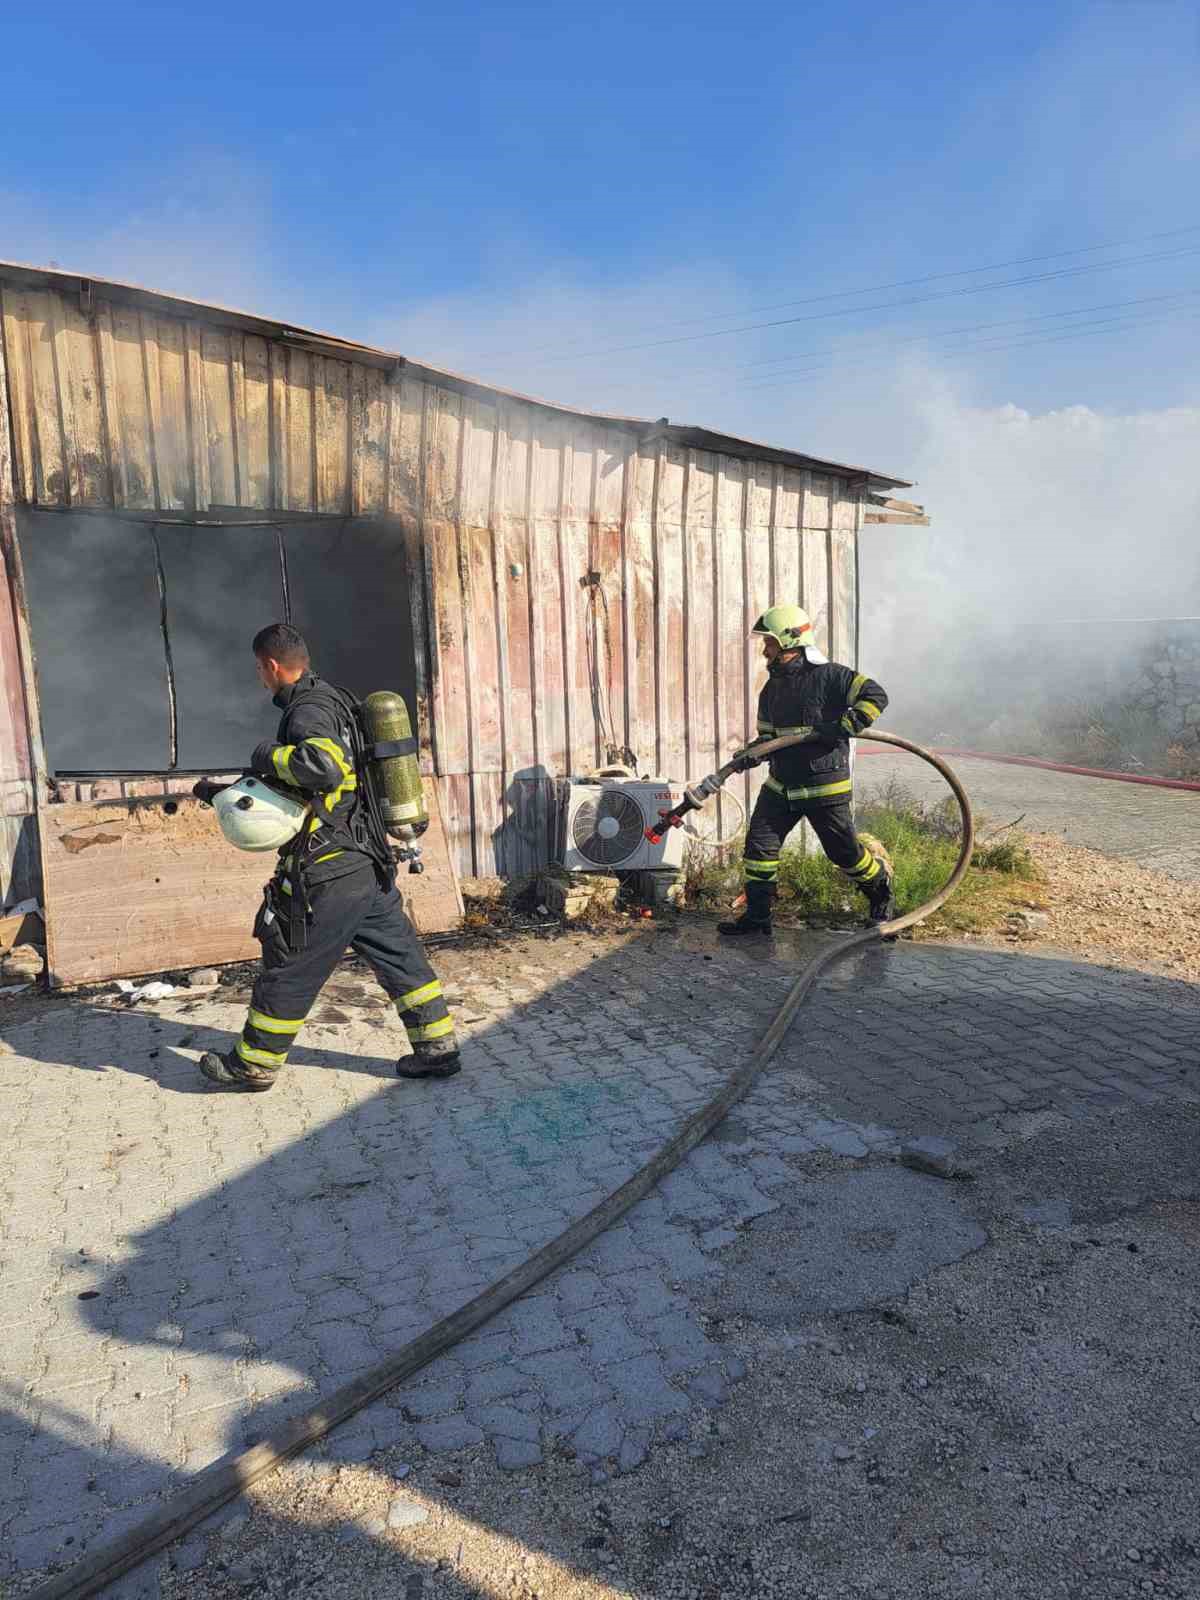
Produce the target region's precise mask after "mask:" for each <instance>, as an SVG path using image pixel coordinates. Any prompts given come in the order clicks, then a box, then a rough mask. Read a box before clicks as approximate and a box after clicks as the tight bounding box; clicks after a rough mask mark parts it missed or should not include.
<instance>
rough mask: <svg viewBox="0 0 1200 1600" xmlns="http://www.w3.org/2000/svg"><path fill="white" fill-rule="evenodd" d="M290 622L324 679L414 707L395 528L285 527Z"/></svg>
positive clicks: (350, 524) (372, 524)
mask: <svg viewBox="0 0 1200 1600" xmlns="http://www.w3.org/2000/svg"><path fill="white" fill-rule="evenodd" d="M282 537H283V543H284V548H285V549H286V551H287V581H288V599H289V603H290V619H291V621H292V622H293V623H294V624H295V625H296V627H298V628H299V629H300V632H301V633H302V634H303V635H304V637H305V639H306V640H307V641H308V645H309V649H310V650H311V651H312V653H313V664H314V666H315V668H316V670H317V671H318V672H319V673H320V674H321V676H322V677H323V678H327V679H329V680H330V682H332V683H336V684H340V685H341V686H342V687H343V688H346V689H350V690H352V691H353V693H355V694H357V695H359V696H360V697H361V696H363V695H367V694H370V693H371V691H372V690H374V689H395V690H397V691H398V692H399V693H400V694H402V695H403V696H404V697H405V699H406V700H407V702H408V705H409V709H410V712H411V711H412V707H413V696H414V683H413V641H412V612H411V610H410V606H409V595H408V572H407V566H406V563H405V560H404V548H403V545H402V543H401V534H400V529H399V528H398V527H397V526H396V525H395V524H394V523H386V522H376V521H368V520H359V521H346V522H339V523H336V524H334V525H333V526H330V525H329V524H328V523H301V524H297V525H292V526H288V527H286V528H284V529H283V534H282Z"/></svg>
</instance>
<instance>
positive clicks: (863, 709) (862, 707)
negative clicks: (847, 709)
mask: <svg viewBox="0 0 1200 1600" xmlns="http://www.w3.org/2000/svg"><path fill="white" fill-rule="evenodd" d="M854 709H855V711H857V712H859V713H860V714H861V715H862V716H864V717H866V719H867V721H868V722H874V721H875V718H876V717H877V716H878V715H879V707H878V706H877V705H876V704H875V702H874V701H873V700H860V701H859V702H858V704H857V705H856V706H855V708H854Z"/></svg>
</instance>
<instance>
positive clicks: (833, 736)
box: [717, 605, 894, 934]
mask: <svg viewBox="0 0 1200 1600" xmlns="http://www.w3.org/2000/svg"><path fill="white" fill-rule="evenodd" d="M750 631H751V636H752V637H754V638H760V639H761V640H762V641H763V657H764V659H765V660H766V663H767V681H766V683H765V685H764V686H763V690H762V693H761V694H760V696H759V700H758V738H757V740H756V743H765V742H766V741H768V740H771V739H777V738H779V736H780V735H781V734H787V733H799V732H806V733H808V734H810V735H811V737H810V738H808V739H806V740H805V741H804V742H803V743H800V744H795V745H792V746H790V747H789V748H788V749H786V750H781V751H778V752H777V753H776V754H775V755H773V756H771V757H770V758H769V759H770V767H769V770H768V776H767V779H766V781H765V783H764V784H763V786H762V789H761V791H760V793H759V797H758V803H757V804H756V805H755V807H754V814H753V815H752V817H751V818H750V828H749V832H748V833H747V835H746V846H745V851H744V855H743V866H744V869H745V873H746V912H745V915H744V916H742V917H740V918H738V919H737V920H736V921H730V922H721V923H718V924H717V928H718V931H719V932H720V933H724V934H747V933H749V934H754V933H758V934H769V933H770V932H771V909H772V906H773V904H774V900H775V884H776V880H777V879H778V877H779V858H780V855H781V853H782V850H783V845H784V841H785V840H786V839H787V836H788V834H789V833H791V831H792V829H793V828H794V827H795V826H796V825H797V823H799V822H807V823H809V824H810V826H811V827H812V830H813V832H814V833H815V834H816V836H817V839H818V840H819V841H820V845H821V848H822V849H823V850H824V852H825V854H826V855H827V856H828V857H829V859H830V860H831V861H832V862H833V863H834V865H835V866H837V867H840V868H841V870H842V871H843V872H844V873H845V875H846V877H847V878H848V879H849V881H850V882H851V883H852V884H854V885H855V887H856V888H859V889H861V890H862V891H863V893H864V894H865V895H866V897H867V902H868V906H869V908H870V911H869V914H870V919H871V921H872V922H887V921H889V920H890V919H891V917H892V916H893V914H894V911H893V902H892V880H891V875H890V874H889V872H888V870H887V868H886V867H885V866H884V865H883V864H882V863H881V862H880V861H879V860H878V859H877V858H876V857H875V856H874V855H873V854H872V853H871V851H870V850H868V849H867V847H866V846H865V845H864V844H863V843H862V841H861V840H860V838H859V837H858V834H857V833H856V832H855V828H854V811H853V791H852V785H851V778H850V740H851V739H852V738H853V736H854V735H855V734H856V733H861V732H862V730H863V729H864V728H867V727H870V725H871V723H872V722H874V721H875V719H876V717H878V716H879V714H880V712H882V711H883V710H884V708H885V707H886V706H887V703H888V699H887V695H886V694H885V693H884V690H883V688H882V686H881V685H880V684H878V683H877V682H876V681H875V679H874V678H869V677H868V676H867V675H866V673H864V672H855V671H854V669H853V668H852V667H845V666H842V665H840V664H839V663H838V662H836V661H827V660H826V659H825V657H824V656H823V655H821V654H820V652H819V651H818V650H817V649H816V647H815V640H814V638H813V624H812V618H811V617H810V616H809V614H808V612H807V611H805V610H804V608H803V607H802V606H796V605H776V606H771V607H770V609H769V610H767V611H764V612H763V614H762V616H761V617H759V619H758V621H757V622H756V623H755V624H754V627H753V628H752V629H751V630H750ZM758 764H759V758H756V757H755V755H754V746H753V745H750V746H749V747H748V748H747V750H746V751H745V753H744V756H743V758H742V760H741V761H740V762H739V763H738V765H739V767H740V768H741V769H742V770H746V769H748V768H750V767H755V766H758Z"/></svg>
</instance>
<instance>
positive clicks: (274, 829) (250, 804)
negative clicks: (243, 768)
mask: <svg viewBox="0 0 1200 1600" xmlns="http://www.w3.org/2000/svg"><path fill="white" fill-rule="evenodd" d="M212 804H213V810H214V811H215V812H216V813H217V821H218V822H219V823H220V825H221V832H222V833H223V834H224V835H225V837H226V839H228V840H229V843H230V844H231V845H233V847H234V848H235V849H236V850H278V849H280V848H281V847H282V846H283V845H285V844H287V842H288V840H289V839H294V838H295V837H296V835H297V834H298V833H299V832H300V829H301V828H302V827H303V826H304V819H305V817H306V816H307V815H308V806H307V805H306V804H305V803H304V801H303V800H293V799H292V797H291V795H288V794H281V793H280V792H279V790H278V789H275V788H272V786H271V785H270V784H269V783H265V782H264V781H263V779H262V778H242V779H241V780H240V781H239V782H238V783H231V784H230V785H229V787H228V789H222V790H221V791H220V793H218V794H216V795H214V796H213V803H212Z"/></svg>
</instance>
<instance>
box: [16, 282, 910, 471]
mask: <svg viewBox="0 0 1200 1600" xmlns="http://www.w3.org/2000/svg"><path fill="white" fill-rule="evenodd" d="M0 277H4V278H8V279H9V280H15V281H16V282H18V283H24V284H28V285H39V286H48V285H50V284H54V285H56V286H59V287H68V286H74V288H75V289H76V290H77V291H78V292H80V293H86V290H87V288H88V286H89V285H93V286H96V287H98V288H101V289H103V290H104V292H105V294H106V296H107V297H108V298H110V299H112V300H113V301H115V302H116V303H118V304H127V305H151V306H155V307H157V308H158V309H160V310H165V311H167V312H168V313H173V314H175V315H182V316H189V317H193V318H198V319H201V320H204V321H209V322H218V321H219V322H221V323H224V324H225V325H226V326H229V325H232V326H234V327H240V328H243V329H245V330H247V331H249V332H253V333H258V334H262V335H263V336H264V337H267V338H273V339H283V340H290V341H294V342H295V343H297V344H301V345H307V346H309V347H310V348H311V347H320V348H321V349H322V350H324V351H326V352H328V353H331V354H336V355H340V356H341V357H342V358H343V359H344V360H348V361H351V360H353V361H362V362H365V363H367V364H368V365H370V366H376V367H384V368H388V369H392V370H395V369H399V368H404V369H405V370H408V371H412V372H415V373H427V374H428V375H429V376H430V377H431V378H434V379H436V380H437V381H438V382H445V383H449V385H450V386H451V387H453V388H461V389H464V390H470V391H472V392H476V393H484V394H494V395H500V396H502V397H503V398H505V399H508V400H519V401H522V402H523V403H525V404H526V405H534V406H541V407H542V408H544V409H545V410H547V411H555V412H559V413H565V414H567V415H569V416H573V417H585V418H587V419H588V420H589V421H593V422H608V423H614V424H616V425H617V426H619V427H623V428H627V429H630V430H631V431H634V432H636V433H638V434H639V435H643V434H646V433H648V434H649V435H650V436H652V437H657V436H658V435H659V434H660V433H661V434H665V435H666V436H667V437H669V438H671V439H674V440H675V441H676V442H677V443H679V444H682V445H685V446H689V447H691V448H693V449H698V450H713V451H718V452H720V453H721V454H723V455H746V456H753V457H755V458H758V459H761V460H766V461H778V462H781V463H782V464H783V465H785V466H796V467H806V468H810V469H815V470H817V471H820V472H828V473H832V474H834V475H835V476H837V477H845V478H851V479H860V480H862V482H863V485H864V486H866V485H868V484H877V485H880V486H882V487H885V488H889V489H909V488H912V482H911V480H910V479H908V478H894V477H892V476H891V475H890V474H888V473H884V472H876V471H874V470H873V469H871V468H868V467H854V466H847V465H846V464H845V463H843V462H837V461H826V460H824V459H822V458H821V457H819V456H811V455H808V454H807V453H806V452H804V451H800V450H791V449H789V448H788V447H786V446H782V445H768V444H763V443H761V442H760V441H759V440H755V439H743V438H739V437H738V436H737V435H736V434H731V433H722V432H720V431H719V430H718V429H714V428H706V427H703V426H699V425H695V424H690V423H686V424H681V423H669V422H668V421H667V419H666V418H665V417H661V418H659V419H657V420H654V419H651V418H649V417H627V416H622V415H620V414H618V413H614V412H607V411H587V410H585V409H584V408H583V407H582V406H570V405H563V404H562V403H560V402H559V401H556V400H544V399H542V398H541V397H540V396H539V395H530V394H522V393H521V392H520V391H518V390H516V389H506V388H504V387H503V386H502V385H500V384H497V383H491V382H489V381H488V380H487V379H486V378H475V377H471V376H469V375H468V374H466V373H461V372H453V371H451V370H450V369H449V368H448V367H438V366H434V365H433V364H432V363H430V362H427V361H423V360H421V359H419V358H415V357H408V356H404V355H401V354H400V353H399V352H398V351H394V350H384V349H380V348H378V347H377V346H374V345H367V344H360V343H358V342H357V341H355V340H352V339H342V338H340V337H339V336H338V335H337V334H332V333H322V332H320V331H319V330H317V329H314V328H305V327H302V326H301V325H300V324H298V323H291V322H279V321H276V320H275V319H274V318H271V317H263V316H260V315H259V314H258V313H257V312H253V311H241V310H238V309H237V308H235V307H232V306H222V305H216V304H213V303H212V302H210V301H203V300H192V299H189V298H188V297H187V296H186V295H179V294H173V293H169V292H167V291H165V290H161V289H148V288H145V287H144V286H143V285H141V284H136V283H124V282H122V281H121V280H119V279H116V278H102V277H97V276H96V275H95V274H94V273H86V272H76V271H68V270H67V269H65V268H62V267H41V266H37V265H36V264H34V263H32V262H25V261H0ZM730 446H733V447H734V448H732V449H731V448H730Z"/></svg>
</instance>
